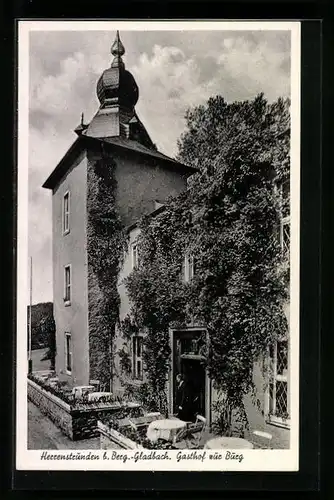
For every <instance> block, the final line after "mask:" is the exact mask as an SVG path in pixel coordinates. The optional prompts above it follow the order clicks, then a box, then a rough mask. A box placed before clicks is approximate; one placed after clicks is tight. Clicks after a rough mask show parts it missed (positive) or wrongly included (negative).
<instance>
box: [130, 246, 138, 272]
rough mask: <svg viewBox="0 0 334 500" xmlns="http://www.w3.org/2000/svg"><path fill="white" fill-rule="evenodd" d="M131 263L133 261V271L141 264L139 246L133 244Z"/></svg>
mask: <svg viewBox="0 0 334 500" xmlns="http://www.w3.org/2000/svg"><path fill="white" fill-rule="evenodd" d="M131 261H132V269H135V267H138V263H139V254H138V244H137V243H133V244H132V246H131Z"/></svg>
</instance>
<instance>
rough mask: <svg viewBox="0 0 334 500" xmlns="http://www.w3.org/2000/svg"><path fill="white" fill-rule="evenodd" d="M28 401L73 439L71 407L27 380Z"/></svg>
mask: <svg viewBox="0 0 334 500" xmlns="http://www.w3.org/2000/svg"><path fill="white" fill-rule="evenodd" d="M28 399H29V400H30V401H31V402H32V403H34V405H36V406H37V408H38V409H39V410H40V411H41V412H42V413H43V415H46V416H47V417H49V418H50V420H52V422H54V423H55V424H56V426H57V427H59V428H60V429H61V430H62V431H63V433H64V434H65V435H66V436H68V437H69V438H71V439H73V428H72V415H71V407H70V405H68V404H67V403H65V402H64V401H62V400H61V399H60V398H58V397H57V396H54V395H53V394H50V393H48V392H47V391H45V390H44V389H43V388H42V387H40V386H39V385H38V384H36V383H35V382H33V381H32V380H29V379H28Z"/></svg>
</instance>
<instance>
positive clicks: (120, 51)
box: [111, 30, 125, 57]
mask: <svg viewBox="0 0 334 500" xmlns="http://www.w3.org/2000/svg"><path fill="white" fill-rule="evenodd" d="M111 53H112V55H113V56H115V57H122V56H123V55H124V54H125V48H124V45H123V44H122V42H121V39H120V37H119V31H118V30H117V31H116V38H115V41H114V43H113V44H112V46H111Z"/></svg>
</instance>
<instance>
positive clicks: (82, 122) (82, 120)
mask: <svg viewBox="0 0 334 500" xmlns="http://www.w3.org/2000/svg"><path fill="white" fill-rule="evenodd" d="M83 124H84V114H83V113H81V125H82V126H83Z"/></svg>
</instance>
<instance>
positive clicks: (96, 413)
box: [28, 380, 121, 441]
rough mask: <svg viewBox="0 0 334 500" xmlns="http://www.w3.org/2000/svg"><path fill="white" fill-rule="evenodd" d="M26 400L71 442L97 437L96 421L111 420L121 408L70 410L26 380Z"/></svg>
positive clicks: (109, 406) (118, 406)
mask: <svg viewBox="0 0 334 500" xmlns="http://www.w3.org/2000/svg"><path fill="white" fill-rule="evenodd" d="M28 399H29V400H30V401H32V403H34V404H35V405H36V406H37V407H38V408H39V410H40V411H41V412H42V413H43V414H44V415H46V416H47V417H49V418H50V420H52V422H54V423H55V424H56V425H57V427H59V428H60V429H61V431H62V432H63V433H64V434H65V435H66V436H68V437H69V438H70V439H72V440H73V441H78V440H80V439H88V438H91V437H96V436H98V435H99V432H98V429H97V422H98V420H99V419H101V420H105V419H108V418H111V417H112V416H113V415H115V413H117V412H118V411H120V408H121V407H120V405H119V404H116V403H112V404H109V405H107V404H106V405H105V406H99V407H93V408H78V409H77V408H71V407H70V405H68V404H67V403H65V402H64V401H62V400H61V399H60V398H58V397H57V396H54V395H53V394H50V393H49V392H47V391H46V390H44V389H43V388H42V387H40V386H39V385H38V384H36V383H35V382H33V381H32V380H28Z"/></svg>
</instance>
